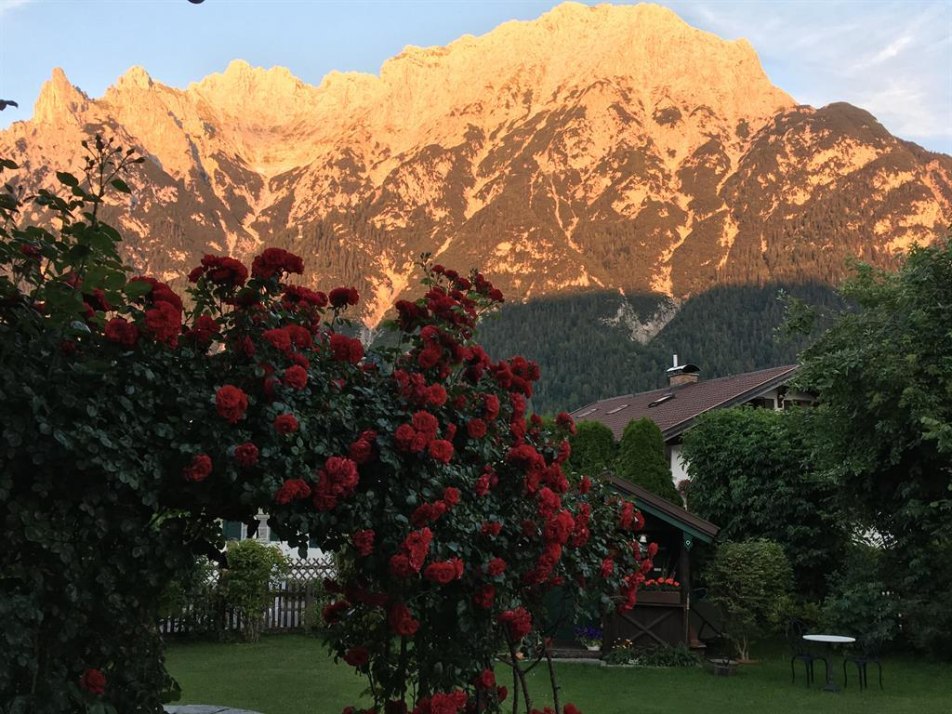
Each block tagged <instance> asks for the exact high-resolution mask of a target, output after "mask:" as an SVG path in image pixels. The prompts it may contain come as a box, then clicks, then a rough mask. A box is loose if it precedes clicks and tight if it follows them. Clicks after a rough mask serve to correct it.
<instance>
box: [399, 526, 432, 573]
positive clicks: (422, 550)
mask: <svg viewBox="0 0 952 714" xmlns="http://www.w3.org/2000/svg"><path fill="white" fill-rule="evenodd" d="M432 542H433V531H431V530H430V529H429V528H421V529H420V530H418V531H412V532H411V533H410V535H408V536H407V537H406V539H405V540H404V541H403V550H404V551H405V552H406V554H407V555H408V556H409V558H410V567H412V568H413V570H414V571H415V572H417V573H419V572H420V569H421V568H422V567H423V561H424V560H426V555H427V553H429V552H430V543H432Z"/></svg>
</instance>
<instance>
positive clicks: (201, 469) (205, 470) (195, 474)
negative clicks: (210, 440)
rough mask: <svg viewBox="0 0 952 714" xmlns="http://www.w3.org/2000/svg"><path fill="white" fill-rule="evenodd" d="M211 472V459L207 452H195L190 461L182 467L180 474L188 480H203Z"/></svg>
mask: <svg viewBox="0 0 952 714" xmlns="http://www.w3.org/2000/svg"><path fill="white" fill-rule="evenodd" d="M211 472H212V459H211V457H210V456H209V455H208V454H196V455H195V456H194V457H192V463H190V464H189V465H188V466H186V467H185V468H184V469H182V475H183V476H185V478H186V479H187V480H189V481H204V480H205V479H206V478H207V477H208V474H210V473H211Z"/></svg>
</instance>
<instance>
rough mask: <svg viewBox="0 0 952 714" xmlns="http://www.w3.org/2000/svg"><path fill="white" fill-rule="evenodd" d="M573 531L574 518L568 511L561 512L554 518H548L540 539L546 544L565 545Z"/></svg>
mask: <svg viewBox="0 0 952 714" xmlns="http://www.w3.org/2000/svg"><path fill="white" fill-rule="evenodd" d="M574 530H575V517H574V516H572V514H571V512H570V511H567V510H564V509H563V510H561V511H559V512H558V513H557V514H556V515H554V516H549V517H548V518H547V519H546V521H545V527H544V528H543V530H542V537H543V538H544V539H545V542H546V543H558V544H559V545H565V544H566V543H567V542H568V540H569V536H571V535H572V531H574Z"/></svg>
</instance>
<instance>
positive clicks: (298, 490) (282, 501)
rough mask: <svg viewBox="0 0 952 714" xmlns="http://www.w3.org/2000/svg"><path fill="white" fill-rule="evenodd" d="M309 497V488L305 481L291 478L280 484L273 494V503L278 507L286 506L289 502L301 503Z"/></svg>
mask: <svg viewBox="0 0 952 714" xmlns="http://www.w3.org/2000/svg"><path fill="white" fill-rule="evenodd" d="M310 495H311V487H310V485H308V483H307V481H304V480H303V479H299V478H292V479H288V480H287V481H285V482H284V483H283V484H281V487H280V488H279V489H278V490H277V491H275V493H274V502H275V503H277V504H279V505H282V506H284V505H287V504H288V503H291V501H301V500H304V499H305V498H307V497H308V496H310Z"/></svg>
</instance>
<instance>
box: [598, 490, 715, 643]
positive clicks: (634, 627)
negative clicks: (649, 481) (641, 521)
mask: <svg viewBox="0 0 952 714" xmlns="http://www.w3.org/2000/svg"><path fill="white" fill-rule="evenodd" d="M607 478H608V482H609V483H610V484H611V485H612V487H613V488H615V489H616V490H617V491H618V492H619V493H621V494H622V495H624V496H626V497H628V498H630V499H632V500H633V501H634V502H635V504H636V505H637V506H638V508H639V509H640V510H641V512H642V514H644V517H645V529H644V531H643V533H644V536H645V540H646V541H647V542H648V543H657V544H658V554H657V555H656V556H655V559H654V562H655V569H654V572H653V573H652V574H649V575H648V577H649V578H657V577H662V576H671V577H673V578H675V579H676V580H677V581H678V582H680V583H681V587H680V590H677V591H670V590H669V591H652V590H649V589H642V590H640V591H639V592H638V603H637V604H636V605H635V607H634V609H633V610H631V611H629V612H626V613H616V614H615V615H613V616H611V617H610V618H608V620H607V621H606V622H605V634H604V639H603V643H602V646H603V647H604V648H606V649H609V648H611V647H612V645H613V644H614V643H616V642H621V641H625V640H629V641H631V642H632V644H633V646H634V647H636V648H637V647H648V646H652V645H659V644H662V645H676V644H678V643H683V644H685V645H687V646H689V647H699V646H702V645H701V643H700V642H698V640H697V638H696V637H695V635H694V633H693V632H692V631H691V577H692V575H691V553H692V550H693V549H694V546H695V545H696V544H697V543H711V542H712V541H713V540H714V538H715V537H716V536H717V531H718V527H717V526H715V525H714V524H713V523H710V522H709V521H705V520H704V519H703V518H699V517H698V516H696V515H694V514H693V513H690V512H689V511H687V510H685V509H684V508H681V507H679V506H676V505H675V504H673V503H671V502H670V501H668V500H666V499H664V498H662V497H661V496H657V495H655V494H654V493H651V492H650V491H648V490H647V489H644V488H642V487H641V486H636V485H635V484H632V483H630V482H628V481H625V480H624V479H620V478H618V477H616V476H608V477H607Z"/></svg>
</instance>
